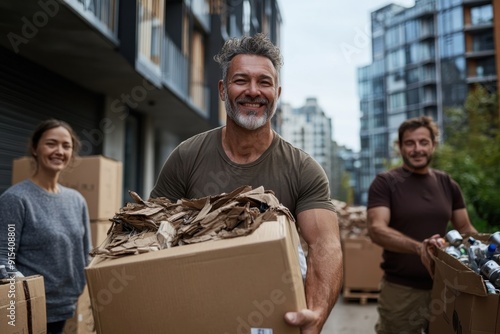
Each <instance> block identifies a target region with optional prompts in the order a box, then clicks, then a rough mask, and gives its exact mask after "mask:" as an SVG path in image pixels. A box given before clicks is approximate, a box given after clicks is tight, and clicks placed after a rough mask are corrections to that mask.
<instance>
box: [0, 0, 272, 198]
mask: <svg viewBox="0 0 500 334" xmlns="http://www.w3.org/2000/svg"><path fill="white" fill-rule="evenodd" d="M0 21H1V22H2V25H0V31H1V35H2V38H1V39H0V94H1V95H2V98H1V99H0V176H1V177H0V193H1V192H3V191H4V190H5V189H6V188H7V187H8V186H10V180H11V168H12V160H13V159H15V158H17V157H20V156H24V155H27V154H28V147H27V145H28V139H29V138H28V137H29V135H30V134H31V131H32V130H33V128H34V126H35V125H36V124H37V123H38V122H40V121H41V120H43V119H47V118H49V117H54V118H58V119H62V120H64V121H67V122H68V123H70V124H71V125H72V126H73V127H74V128H75V130H76V132H77V134H78V135H79V137H80V139H81V140H82V144H83V146H82V151H81V152H80V154H81V155H96V154H102V155H105V156H107V157H110V158H114V159H116V160H119V161H122V162H123V166H124V179H123V181H124V182H123V189H124V191H127V190H129V189H130V190H134V191H136V192H137V193H138V194H139V195H141V196H144V197H145V198H147V197H148V196H149V193H150V191H151V189H152V188H153V186H154V182H155V180H156V176H157V175H158V173H159V171H160V169H161V167H162V164H163V162H164V161H165V159H166V158H167V157H168V155H169V154H170V152H171V151H172V149H173V148H174V147H175V146H177V144H179V143H180V142H181V141H182V140H184V139H186V138H188V137H190V136H191V135H194V134H196V133H199V132H202V131H206V130H209V129H211V128H214V127H217V126H220V125H222V124H223V123H224V122H225V112H224V108H223V104H222V103H220V101H219V96H218V89H217V82H218V80H219V79H220V77H221V73H220V70H219V67H218V64H217V63H215V61H214V60H213V56H214V55H215V54H216V53H217V52H218V51H219V50H220V48H221V47H222V45H223V43H224V41H225V40H227V39H228V38H230V37H239V36H243V35H251V34H254V33H256V32H264V33H266V34H267V35H269V37H270V38H271V39H272V40H273V42H274V43H276V44H277V45H279V44H280V40H281V36H280V33H281V31H280V27H281V22H282V19H281V14H280V10H279V6H278V3H277V1H275V0H243V1H230V0H227V1H222V0H220V1H217V0H168V1H164V0H136V1H119V0H113V1H112V0H94V1H83V0H62V1H57V0H38V1H35V0H26V1H17V0H6V1H2V2H1V3H0ZM123 198H124V202H125V201H129V200H130V199H129V198H128V195H126V194H124V196H123Z"/></svg>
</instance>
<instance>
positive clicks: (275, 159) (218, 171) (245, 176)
mask: <svg viewBox="0 0 500 334" xmlns="http://www.w3.org/2000/svg"><path fill="white" fill-rule="evenodd" d="M242 185H250V186H252V188H254V189H255V188H257V187H260V186H263V187H264V189H266V190H272V191H273V192H274V193H275V195H276V197H277V198H278V200H279V201H280V202H281V204H283V205H284V206H286V207H287V208H288V209H289V210H290V212H291V213H292V214H293V215H294V216H295V217H297V214H298V213H299V212H301V211H304V210H309V209H317V208H321V209H328V210H331V211H335V209H334V207H333V204H332V202H331V200H330V187H329V181H328V178H327V176H326V174H325V171H324V170H323V168H322V167H321V166H320V165H319V164H318V163H317V162H316V161H315V160H314V159H313V158H312V157H311V156H309V155H308V154H307V153H305V152H304V151H302V150H300V149H298V148H296V147H294V146H292V145H291V144H290V143H288V142H287V141H285V140H284V139H283V138H281V137H280V136H279V135H278V134H277V133H274V139H273V142H272V143H271V146H270V147H269V148H268V149H267V150H266V151H265V152H264V153H263V154H262V155H261V156H260V157H259V159H257V160H256V161H254V162H252V163H249V164H237V163H234V162H232V161H231V160H230V159H229V158H228V157H227V155H226V153H225V152H224V149H223V147H222V128H220V127H219V128H216V129H213V130H210V131H207V132H204V133H201V134H198V135H196V136H193V137H191V138H190V139H188V140H186V141H184V142H182V143H181V144H180V145H179V146H177V147H176V148H175V149H174V151H173V152H172V153H171V155H170V156H169V157H168V159H167V161H166V162H165V164H164V166H163V168H162V171H161V172H160V175H159V177H158V179H157V182H156V185H155V187H154V189H153V191H152V192H151V197H167V198H168V199H170V200H172V201H176V200H177V199H180V198H200V197H205V196H212V195H219V194H221V193H229V192H231V191H233V190H234V189H236V188H238V187H240V186H242Z"/></svg>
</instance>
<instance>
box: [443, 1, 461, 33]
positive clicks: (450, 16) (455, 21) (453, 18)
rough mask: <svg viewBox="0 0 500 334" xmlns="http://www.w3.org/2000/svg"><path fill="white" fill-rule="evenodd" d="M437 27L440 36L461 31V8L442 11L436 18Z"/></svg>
mask: <svg viewBox="0 0 500 334" xmlns="http://www.w3.org/2000/svg"><path fill="white" fill-rule="evenodd" d="M438 27H439V33H440V34H448V33H452V32H456V31H461V30H462V29H463V11H462V7H455V8H453V9H451V10H446V11H443V12H442V14H441V15H439V16H438Z"/></svg>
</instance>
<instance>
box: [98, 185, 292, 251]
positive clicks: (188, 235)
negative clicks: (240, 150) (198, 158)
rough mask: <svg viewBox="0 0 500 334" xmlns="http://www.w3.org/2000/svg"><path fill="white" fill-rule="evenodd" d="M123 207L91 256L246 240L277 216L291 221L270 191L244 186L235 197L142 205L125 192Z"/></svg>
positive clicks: (155, 200)
mask: <svg viewBox="0 0 500 334" xmlns="http://www.w3.org/2000/svg"><path fill="white" fill-rule="evenodd" d="M129 194H130V196H131V197H132V198H133V199H134V201H135V203H127V205H126V206H125V207H123V208H121V209H120V211H119V212H118V213H117V214H115V216H114V217H113V218H112V219H111V221H112V222H113V224H112V226H111V228H110V230H109V231H108V238H107V239H106V241H105V242H104V243H103V246H101V247H97V248H95V249H94V250H93V251H92V252H91V255H92V256H97V255H101V256H103V257H112V258H115V257H119V256H123V255H132V254H139V253H146V252H150V251H157V250H160V249H165V248H170V247H175V246H180V245H185V244H192V243H197V242H203V241H207V240H218V239H226V238H233V237H238V236H243V235H248V234H250V233H252V232H253V231H254V230H255V229H257V228H258V227H259V226H260V224H261V223H262V222H264V221H268V220H275V219H276V215H277V214H278V213H282V214H286V215H287V216H288V218H289V219H290V220H291V221H294V218H293V216H292V215H291V213H290V212H289V210H288V209H287V208H286V207H284V206H283V205H281V204H280V203H279V201H278V199H277V198H276V197H275V196H274V193H273V192H272V191H266V190H264V188H263V187H259V188H256V189H252V187H250V186H243V187H240V188H237V189H235V190H234V191H233V192H231V193H229V194H226V193H223V194H220V195H217V196H209V197H203V198H199V199H192V200H188V199H181V200H179V201H177V202H176V203H173V202H171V201H170V200H168V199H167V198H165V197H159V198H151V199H149V200H147V201H145V200H143V199H142V198H141V197H140V196H139V195H137V194H136V193H134V192H132V191H129Z"/></svg>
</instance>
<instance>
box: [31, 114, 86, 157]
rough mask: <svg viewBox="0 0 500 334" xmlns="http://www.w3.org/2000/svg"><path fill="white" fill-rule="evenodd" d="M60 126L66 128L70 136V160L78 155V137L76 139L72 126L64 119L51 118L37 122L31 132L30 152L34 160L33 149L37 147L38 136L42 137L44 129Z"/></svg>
mask: <svg viewBox="0 0 500 334" xmlns="http://www.w3.org/2000/svg"><path fill="white" fill-rule="evenodd" d="M60 126H61V127H63V128H65V129H66V130H68V132H69V134H70V136H71V142H72V145H73V154H72V155H71V160H73V159H74V158H75V157H76V156H77V155H78V152H79V151H80V139H78V136H77V135H76V133H75V131H74V130H73V128H72V127H71V126H70V125H69V124H68V123H66V122H65V121H61V120H58V119H54V118H51V119H47V120H45V121H42V122H41V123H40V124H38V126H37V127H36V128H35V130H34V131H33V134H32V135H31V140H30V154H31V156H32V157H33V158H35V160H36V157H35V155H34V151H35V150H36V148H37V147H38V142H39V141H40V138H42V135H43V134H44V133H45V132H46V131H48V130H50V129H54V128H58V127H60Z"/></svg>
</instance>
